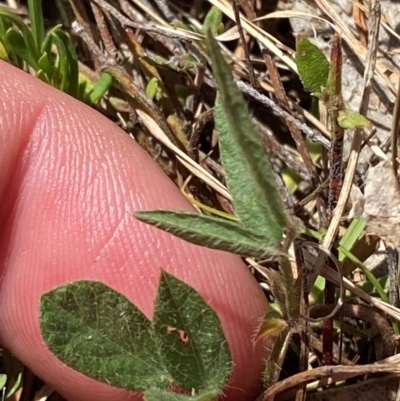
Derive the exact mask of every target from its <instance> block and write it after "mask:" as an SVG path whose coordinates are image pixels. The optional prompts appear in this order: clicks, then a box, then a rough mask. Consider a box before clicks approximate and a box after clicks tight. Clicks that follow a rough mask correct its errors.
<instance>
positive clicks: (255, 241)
mask: <svg viewBox="0 0 400 401" xmlns="http://www.w3.org/2000/svg"><path fill="white" fill-rule="evenodd" d="M135 217H136V218H138V219H139V220H141V221H144V222H145V223H147V224H151V225H153V226H155V227H158V228H161V229H162V230H164V231H167V232H169V233H172V234H173V235H176V236H177V237H179V238H182V239H184V240H186V241H189V242H192V243H193V244H196V245H201V246H206V247H208V248H213V249H220V250H223V251H227V252H232V253H235V254H238V255H241V256H252V257H259V258H266V257H268V256H270V255H271V252H270V251H271V248H273V247H275V246H276V241H274V240H271V239H269V238H264V237H262V236H260V235H258V234H256V233H253V232H252V231H251V230H249V229H248V228H246V227H244V226H243V225H242V224H240V223H239V222H235V221H232V220H227V219H222V218H219V217H214V216H205V215H201V214H198V213H190V212H176V211H172V210H148V211H147V210H146V211H140V212H136V213H135Z"/></svg>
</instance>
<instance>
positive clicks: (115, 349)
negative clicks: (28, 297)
mask: <svg viewBox="0 0 400 401" xmlns="http://www.w3.org/2000/svg"><path fill="white" fill-rule="evenodd" d="M40 311H41V317H40V324H41V331H42V335H43V338H44V340H45V341H46V343H47V345H48V347H49V348H50V350H51V351H52V352H53V353H54V354H55V355H56V356H57V357H58V358H60V359H61V360H62V361H63V362H64V363H66V364H67V365H68V366H71V367H72V368H74V369H76V370H78V371H80V372H82V373H84V374H86V375H88V376H90V377H93V378H95V379H97V380H99V381H103V382H105V383H108V384H111V385H113V386H116V387H120V388H124V389H126V390H131V391H144V396H145V399H146V400H147V401H150V400H160V399H166V400H171V401H172V400H182V401H184V400H188V399H191V400H199V401H200V400H202V401H208V400H212V399H214V398H215V397H217V396H218V395H220V394H221V392H222V389H223V387H224V385H225V383H226V381H227V379H228V377H229V374H230V372H231V369H232V362H231V355H230V351H229V346H228V343H227V341H226V339H225V337H224V334H223V332H222V328H221V324H220V322H219V319H218V317H217V315H216V313H215V312H214V311H213V309H212V308H211V307H210V306H209V305H208V304H207V303H206V302H205V301H204V300H203V299H202V297H201V296H200V295H199V294H198V293H197V292H196V291H195V290H194V289H193V288H191V287H190V286H188V285H187V284H185V283H183V282H182V281H180V280H178V279H177V278H175V277H174V276H172V275H170V274H168V273H166V272H162V273H161V278H160V284H159V288H158V294H157V299H156V302H155V308H154V318H153V321H152V322H151V321H149V320H148V319H147V318H146V317H145V316H144V315H143V313H142V312H140V310H139V309H138V308H137V307H136V306H135V305H133V304H132V303H131V302H129V300H128V299H126V298H125V297H124V296H123V295H122V294H119V293H118V292H116V291H114V290H113V289H111V288H110V287H108V286H106V285H104V284H102V283H100V282H93V281H76V282H73V283H69V284H66V285H64V286H61V287H58V288H56V289H54V290H52V291H49V292H48V293H46V294H44V295H43V296H42V299H41V306H40ZM104 361H107V363H105V362H104ZM171 386H174V387H175V388H176V386H178V387H180V388H181V389H184V390H185V391H186V393H184V394H175V393H173V392H172V391H171V390H170V388H171Z"/></svg>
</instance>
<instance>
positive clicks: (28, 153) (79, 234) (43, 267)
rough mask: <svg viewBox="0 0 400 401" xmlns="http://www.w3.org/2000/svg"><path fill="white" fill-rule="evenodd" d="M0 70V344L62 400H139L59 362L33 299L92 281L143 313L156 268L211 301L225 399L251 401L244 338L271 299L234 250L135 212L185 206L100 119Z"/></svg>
mask: <svg viewBox="0 0 400 401" xmlns="http://www.w3.org/2000/svg"><path fill="white" fill-rule="evenodd" d="M0 76H1V80H0V99H1V101H0V137H1V145H0V203H1V204H0V230H1V231H0V233H1V234H0V235H1V237H0V241H1V242H0V243H1V245H0V263H1V268H2V270H1V287H0V305H1V307H0V341H1V344H3V345H4V346H5V347H6V348H8V349H9V350H10V351H11V352H12V353H14V354H15V355H16V356H17V357H18V358H19V359H20V360H21V361H22V362H23V363H24V364H26V365H27V366H28V367H29V368H30V369H32V371H33V372H34V373H36V374H37V375H38V376H40V377H41V378H43V379H44V380H45V381H46V382H47V383H48V384H49V385H50V386H51V387H53V388H54V389H55V390H57V391H59V392H60V393H61V394H62V395H63V396H64V397H66V398H67V399H69V400H77V401H79V400H82V401H92V400H93V401H98V400H103V401H108V400H110V401H125V400H128V399H129V400H138V399H140V397H139V396H138V395H137V394H128V393H127V392H125V391H123V390H119V389H115V388H112V387H110V386H107V385H106V384H102V383H99V382H96V381H95V380H93V379H90V378H88V377H86V376H84V375H83V374H81V373H78V372H76V371H74V370H73V369H71V368H69V367H67V366H65V365H63V363H62V362H60V361H59V360H58V359H57V358H56V357H55V356H54V355H53V354H52V353H51V352H50V351H49V350H48V349H47V348H46V345H45V343H44V342H43V340H42V338H41V334H40V330H39V318H38V313H39V300H40V296H41V295H42V294H43V293H44V292H46V291H49V290H50V289H52V288H55V287H57V286H59V285H61V284H64V283H67V282H71V281H73V280H79V279H90V280H98V281H102V282H104V283H106V284H107V285H109V286H111V287H113V288H114V289H116V290H117V291H120V292H121V293H123V294H124V295H126V296H127V297H128V298H129V299H130V300H131V301H132V302H133V303H134V304H136V305H137V306H138V307H139V308H140V309H141V310H142V311H143V313H144V314H145V315H146V316H147V317H149V318H150V319H151V318H152V313H153V304H154V298H155V295H156V289H157V284H158V280H159V274H160V268H161V267H162V268H164V269H165V270H167V271H168V272H170V273H172V274H174V275H175V276H176V277H178V278H180V279H182V280H184V281H185V282H187V283H188V284H190V285H191V286H193V287H194V288H195V289H197V290H198V291H199V292H200V293H201V294H202V296H203V297H204V298H205V299H206V300H207V302H209V304H210V305H211V306H212V307H213V308H214V309H215V310H216V311H217V313H218V316H219V318H220V320H221V323H222V326H223V329H224V332H225V335H226V336H227V338H228V341H229V344H230V347H231V352H232V354H233V359H234V363H235V367H234V371H233V374H232V376H231V378H230V382H229V385H228V386H227V388H226V389H225V394H226V395H227V398H226V399H227V400H229V401H235V400H238V401H239V400H240V401H247V400H251V399H252V397H253V396H254V395H256V394H257V392H258V391H259V389H260V383H261V372H262V368H263V362H264V358H265V347H264V346H262V345H261V344H257V345H254V344H253V342H252V339H253V338H254V333H255V331H256V328H257V326H258V325H259V323H260V319H261V318H262V316H263V314H264V313H265V311H266V308H267V302H266V300H265V298H264V296H263V294H262V292H261V290H260V288H259V287H258V285H257V283H256V282H255V281H254V279H253V277H252V276H251V274H250V273H249V272H248V271H247V270H246V267H245V265H244V264H243V263H242V261H241V260H240V258H238V257H236V256H233V255H230V254H228V253H225V252H220V251H212V250H208V249H205V248H201V247H198V246H195V245H191V244H189V243H187V242H185V241H182V240H180V239H178V238H175V237H173V236H172V235H170V234H167V233H164V232H162V231H161V230H158V229H155V228H153V227H150V226H148V225H146V224H143V223H141V222H139V221H138V220H136V219H135V218H134V217H132V214H133V212H134V211H135V210H140V209H158V208H164V209H165V208H170V209H179V210H191V206H190V204H189V203H188V202H187V201H186V199H184V197H183V196H182V195H181V194H180V193H179V190H178V189H177V188H176V187H175V186H174V184H173V183H172V182H171V181H169V180H168V178H167V177H166V176H165V175H164V174H163V172H162V171H161V170H160V168H159V167H158V166H157V165H156V163H154V161H152V160H151V158H150V157H149V156H148V155H147V154H146V153H145V152H144V151H143V150H142V149H141V148H140V147H139V146H138V145H137V144H136V143H135V142H134V141H133V140H132V139H130V138H129V137H128V135H126V134H125V133H124V132H122V131H121V130H120V129H119V128H118V127H117V126H116V125H114V124H113V123H112V122H110V121H109V120H107V119H106V118H105V117H103V116H102V115H100V114H99V113H97V112H95V111H94V110H91V109H90V108H89V107H86V106H85V105H83V104H81V103H78V102H77V101H76V100H74V99H72V98H70V97H69V96H66V95H65V94H62V93H61V92H58V91H56V90H54V89H53V88H50V87H49V86H47V85H45V84H43V83H42V82H40V81H39V80H36V79H34V78H32V77H30V76H29V75H28V74H26V73H24V72H21V71H19V70H17V69H15V68H14V67H11V66H10V65H8V64H6V63H5V62H0ZM105 363H107V362H106V361H105Z"/></svg>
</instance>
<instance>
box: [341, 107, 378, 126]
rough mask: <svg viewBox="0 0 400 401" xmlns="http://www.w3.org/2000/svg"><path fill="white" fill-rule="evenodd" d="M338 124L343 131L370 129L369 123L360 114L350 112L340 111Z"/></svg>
mask: <svg viewBox="0 0 400 401" xmlns="http://www.w3.org/2000/svg"><path fill="white" fill-rule="evenodd" d="M338 124H339V125H340V126H341V127H342V128H344V129H354V128H359V127H370V126H371V122H370V121H369V120H368V118H365V117H364V116H362V115H361V114H359V113H357V112H356V111H352V110H340V111H339V117H338Z"/></svg>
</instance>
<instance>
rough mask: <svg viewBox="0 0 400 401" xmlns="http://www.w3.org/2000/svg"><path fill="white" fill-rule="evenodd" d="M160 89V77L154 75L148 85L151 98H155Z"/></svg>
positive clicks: (147, 92)
mask: <svg viewBox="0 0 400 401" xmlns="http://www.w3.org/2000/svg"><path fill="white" fill-rule="evenodd" d="M157 91H158V79H157V78H156V77H153V78H151V79H150V81H149V82H148V84H147V86H146V95H147V97H148V98H149V99H152V100H153V99H154V98H155V96H156V94H157Z"/></svg>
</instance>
